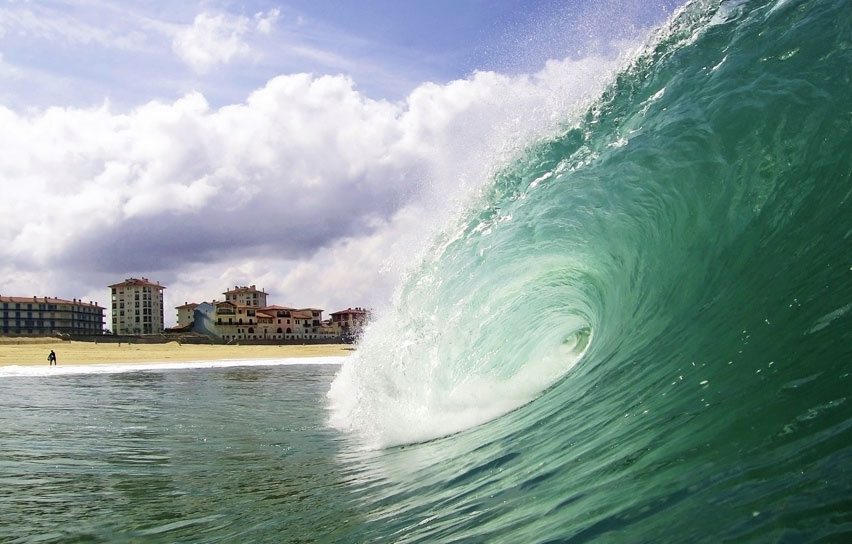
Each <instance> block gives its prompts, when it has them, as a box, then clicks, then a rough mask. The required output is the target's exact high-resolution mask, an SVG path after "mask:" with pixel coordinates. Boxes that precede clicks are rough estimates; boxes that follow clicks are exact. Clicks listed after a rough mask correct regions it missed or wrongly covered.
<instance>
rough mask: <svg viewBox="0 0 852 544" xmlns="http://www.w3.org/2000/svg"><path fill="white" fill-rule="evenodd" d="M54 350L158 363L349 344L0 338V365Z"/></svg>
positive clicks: (335, 352)
mask: <svg viewBox="0 0 852 544" xmlns="http://www.w3.org/2000/svg"><path fill="white" fill-rule="evenodd" d="M50 350H54V351H55V352H56V360H57V366H62V365H63V364H65V365H97V364H116V363H121V364H157V363H169V364H174V363H181V362H201V361H239V360H266V359H297V358H300V357H311V358H314V357H346V356H348V355H351V354H352V353H354V351H355V348H354V346H352V345H350V344H303V345H287V344H284V345H280V346H279V345H272V346H269V345H262V346H258V345H243V346H235V345H221V344H179V343H177V342H169V343H166V344H127V343H122V344H113V343H97V344H96V343H93V342H79V341H71V342H69V341H61V340H56V339H24V338H21V339H4V340H3V341H2V342H0V367H4V366H45V367H47V366H50V365H48V363H47V354H48V353H50Z"/></svg>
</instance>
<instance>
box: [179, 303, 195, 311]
mask: <svg viewBox="0 0 852 544" xmlns="http://www.w3.org/2000/svg"><path fill="white" fill-rule="evenodd" d="M197 306H198V303H197V302H187V303H186V304H183V305H181V306H175V310H180V309H181V308H196V307H197Z"/></svg>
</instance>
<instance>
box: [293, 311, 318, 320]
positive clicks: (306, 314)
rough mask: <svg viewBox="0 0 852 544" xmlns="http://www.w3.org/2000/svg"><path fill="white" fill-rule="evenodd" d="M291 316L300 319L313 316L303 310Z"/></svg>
mask: <svg viewBox="0 0 852 544" xmlns="http://www.w3.org/2000/svg"><path fill="white" fill-rule="evenodd" d="M291 315H292V316H293V317H297V318H300V319H310V318H312V317H313V316H314V314H312V313H311V312H309V311H304V310H296V311H295V312H293V313H292V314H291Z"/></svg>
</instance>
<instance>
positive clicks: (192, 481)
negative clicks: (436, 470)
mask: <svg viewBox="0 0 852 544" xmlns="http://www.w3.org/2000/svg"><path fill="white" fill-rule="evenodd" d="M336 370H337V365H319V366H282V367H263V368H259V367H242V368H227V369H203V370H187V371H169V372H156V371H151V372H118V373H111V374H100V375H95V374H80V375H74V374H70V375H60V376H50V377H43V376H40V377H34V378H27V377H15V378H8V377H7V378H4V382H3V383H2V384H0V443H1V444H2V449H0V542H299V541H304V542H310V541H315V539H316V538H317V536H319V535H324V536H325V537H327V538H333V537H334V535H339V534H346V530H347V525H349V524H352V523H355V522H356V521H357V520H358V519H359V517H358V512H357V510H353V509H352V505H350V504H349V503H350V495H349V491H348V489H347V487H346V485H345V481H346V475H345V473H344V468H345V466H344V465H343V464H341V463H339V462H338V461H336V459H335V458H336V456H337V455H338V454H339V451H340V445H341V441H340V437H339V436H338V435H337V433H335V432H333V431H331V430H329V429H328V428H327V426H326V425H325V423H324V409H323V395H324V393H325V391H326V390H327V389H328V384H329V382H330V380H331V377H332V376H333V373H334V372H335V371H336Z"/></svg>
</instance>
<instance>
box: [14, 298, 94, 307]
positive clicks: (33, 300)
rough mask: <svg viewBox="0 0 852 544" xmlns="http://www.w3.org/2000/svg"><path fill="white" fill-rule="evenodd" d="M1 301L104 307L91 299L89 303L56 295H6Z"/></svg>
mask: <svg viewBox="0 0 852 544" xmlns="http://www.w3.org/2000/svg"><path fill="white" fill-rule="evenodd" d="M0 302H12V303H20V304H39V303H40V304H77V305H80V306H93V307H95V308H101V309H104V308H103V307H101V306H98V303H97V302H92V301H89V302H88V303H86V302H83V301H82V300H77V299H73V300H66V299H64V298H56V297H4V296H0Z"/></svg>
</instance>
